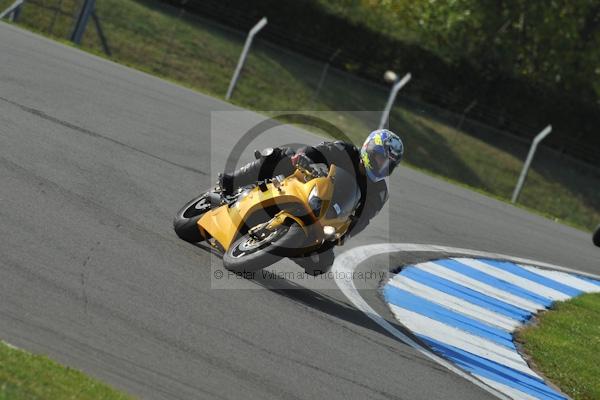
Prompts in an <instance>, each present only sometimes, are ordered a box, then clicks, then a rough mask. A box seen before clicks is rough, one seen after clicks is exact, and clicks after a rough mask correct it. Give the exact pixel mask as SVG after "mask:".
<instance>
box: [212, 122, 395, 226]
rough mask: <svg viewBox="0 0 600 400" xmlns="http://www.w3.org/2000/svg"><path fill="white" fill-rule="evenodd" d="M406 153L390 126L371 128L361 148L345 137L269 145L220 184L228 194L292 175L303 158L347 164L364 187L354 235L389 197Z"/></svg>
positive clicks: (222, 176)
mask: <svg viewBox="0 0 600 400" xmlns="http://www.w3.org/2000/svg"><path fill="white" fill-rule="evenodd" d="M403 153H404V145H403V144H402V140H401V139H400V137H398V135H396V134H395V133H393V132H391V131H389V130H387V129H380V130H376V131H373V132H371V133H370V134H369V136H368V137H367V139H366V140H365V142H364V144H363V145H362V147H361V148H360V149H358V148H356V146H354V145H353V144H351V143H345V142H341V141H336V142H323V143H321V144H319V145H317V146H314V147H313V146H305V147H301V148H299V149H296V150H294V149H292V148H290V147H279V148H275V149H266V150H263V152H262V153H261V156H260V158H259V159H257V160H256V161H253V162H251V163H249V164H246V165H245V166H243V167H241V168H239V169H238V170H236V171H235V172H233V173H230V174H227V173H224V174H222V175H221V176H220V186H221V188H222V189H223V191H224V192H225V194H231V193H233V191H234V190H235V189H236V188H237V187H241V186H245V185H250V184H253V183H255V182H256V181H259V180H264V179H267V178H272V177H274V176H277V175H280V174H281V175H284V176H288V175H290V174H292V173H293V171H294V169H295V168H296V165H297V164H298V163H299V162H309V163H324V164H326V165H327V166H329V165H330V164H335V165H336V167H337V168H344V169H345V170H346V171H348V172H350V173H352V174H353V175H354V176H355V177H356V181H357V183H358V187H359V188H360V191H361V201H360V204H359V206H358V208H357V209H356V211H355V218H354V220H353V222H352V225H351V226H350V229H349V230H348V233H349V234H351V235H352V236H354V235H356V234H357V233H359V232H360V231H362V230H363V229H364V228H366V226H367V225H368V224H369V221H370V220H371V219H372V218H373V217H375V215H377V213H378V212H379V211H380V210H381V208H382V207H383V206H384V204H385V202H386V201H387V198H388V190H387V185H386V183H385V180H384V178H385V177H387V176H389V175H390V174H391V173H392V171H393V170H394V169H395V168H396V167H397V166H398V164H400V161H401V160H402V155H403ZM349 234H346V237H348V236H350V235H349Z"/></svg>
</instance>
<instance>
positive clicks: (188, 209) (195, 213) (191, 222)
mask: <svg viewBox="0 0 600 400" xmlns="http://www.w3.org/2000/svg"><path fill="white" fill-rule="evenodd" d="M207 195H208V193H204V194H202V195H200V196H198V197H196V198H195V199H193V200H191V201H190V202H188V203H187V204H186V205H185V206H183V208H182V209H181V210H179V212H178V213H177V215H175V219H174V220H173V229H174V230H175V233H176V234H177V236H179V238H180V239H183V240H185V241H186V242H190V243H197V242H201V241H202V240H204V238H203V237H202V235H201V234H200V230H199V229H198V220H199V219H200V217H202V215H204V213H206V212H207V211H209V210H210V209H211V206H210V202H209V200H208V199H207Z"/></svg>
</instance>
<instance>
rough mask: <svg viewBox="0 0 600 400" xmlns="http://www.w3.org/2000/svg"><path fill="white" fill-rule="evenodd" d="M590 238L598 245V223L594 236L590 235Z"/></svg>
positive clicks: (599, 234)
mask: <svg viewBox="0 0 600 400" xmlns="http://www.w3.org/2000/svg"><path fill="white" fill-rule="evenodd" d="M592 240H593V241H594V244H595V245H596V246H598V247H600V225H598V227H597V228H596V231H595V232H594V236H592Z"/></svg>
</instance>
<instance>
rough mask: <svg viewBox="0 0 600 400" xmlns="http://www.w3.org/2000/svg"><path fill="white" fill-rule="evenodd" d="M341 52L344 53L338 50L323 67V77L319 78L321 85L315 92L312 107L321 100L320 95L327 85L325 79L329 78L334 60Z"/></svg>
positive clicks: (318, 85) (319, 84)
mask: <svg viewBox="0 0 600 400" xmlns="http://www.w3.org/2000/svg"><path fill="white" fill-rule="evenodd" d="M341 51H342V49H337V50H336V51H335V52H334V53H333V54H332V55H331V57H329V59H328V60H327V62H326V63H325V66H324V67H323V71H321V77H320V78H319V83H318V84H317V89H316V90H315V94H314V95H313V98H312V100H311V105H312V104H314V103H315V102H316V101H317V99H318V98H319V94H320V93H321V89H322V88H323V83H325V77H326V76H327V72H329V66H330V65H331V63H332V62H333V60H334V59H335V58H336V57H337V56H338V54H340V52H341ZM311 108H312V106H311Z"/></svg>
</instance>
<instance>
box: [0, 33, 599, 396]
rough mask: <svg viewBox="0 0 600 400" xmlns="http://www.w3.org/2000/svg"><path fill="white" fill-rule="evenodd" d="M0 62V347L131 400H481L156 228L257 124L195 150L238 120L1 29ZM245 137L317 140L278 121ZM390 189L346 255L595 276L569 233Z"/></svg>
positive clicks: (358, 321) (200, 98) (324, 296)
mask: <svg viewBox="0 0 600 400" xmlns="http://www.w3.org/2000/svg"><path fill="white" fill-rule="evenodd" d="M0 60H1V62H0V339H3V340H6V341H7V342H9V343H11V344H14V345H16V346H19V347H23V348H25V349H28V350H30V351H33V352H39V353H44V354H48V355H49V356H51V357H52V358H54V359H56V360H58V361H60V362H62V363H64V364H67V365H70V366H72V367H75V368H78V369H82V370H84V371H86V372H87V373H89V374H91V375H93V376H95V377H98V378H100V379H102V380H104V381H106V382H108V383H110V384H112V385H114V386H115V387H118V388H120V389H123V390H125V391H127V392H129V393H131V394H133V395H135V396H138V397H141V398H148V399H199V398H219V399H235V398H247V399H251V398H256V399H271V398H273V399H281V398H285V399H313V398H331V399H337V398H339V399H342V398H343V399H347V398H356V399H365V398H396V399H485V398H490V399H491V398H494V397H492V396H491V395H490V394H488V393H487V392H485V391H483V390H482V389H480V388H478V387H477V386H475V385H473V384H472V383H470V382H468V381H466V380H465V379H463V378H461V377H459V376H457V375H455V374H453V373H452V372H450V371H448V370H446V369H445V368H443V367H442V366H439V365H438V364H436V363H434V362H433V361H431V360H430V359H428V358H427V357H424V356H423V355H422V354H420V353H418V352H416V351H415V350H413V349H412V348H411V347H409V346H407V345H405V344H403V343H401V342H399V341H397V340H395V339H394V338H392V337H391V336H390V335H388V334H386V333H385V331H383V330H382V329H381V328H380V327H379V326H378V325H376V324H375V323H374V322H372V321H371V320H370V319H369V318H367V317H366V316H365V315H364V314H362V313H361V312H360V311H358V310H356V309H355V308H354V307H353V306H352V304H351V303H350V302H349V301H348V300H347V299H346V298H345V297H344V295H343V294H342V293H341V292H339V291H338V290H336V289H333V288H335V285H334V284H333V283H331V285H329V286H330V287H331V289H317V288H315V283H314V282H313V281H312V280H310V279H307V280H306V281H305V282H304V284H303V286H304V288H300V289H298V288H297V287H296V286H294V287H296V288H297V289H298V290H288V291H285V290H279V289H269V285H268V283H264V282H255V281H243V282H239V285H240V287H242V286H243V287H245V288H248V287H249V286H250V287H254V288H259V289H260V290H216V289H211V268H210V262H211V256H210V254H209V253H208V252H207V251H205V250H203V249H201V248H198V247H195V246H193V245H190V244H187V243H184V242H182V241H180V240H178V239H177V237H176V236H175V235H174V233H173V232H172V228H171V221H172V217H173V215H174V213H175V212H176V211H177V209H178V208H179V207H180V206H182V205H183V204H184V203H185V202H186V201H187V200H189V199H190V198H191V197H193V196H194V195H196V194H197V193H199V192H201V191H202V189H204V188H206V187H207V186H208V185H210V184H211V182H212V181H213V180H214V173H215V165H216V167H217V168H218V167H219V166H222V165H224V162H225V161H224V160H225V158H226V157H227V156H228V152H229V150H230V149H231V148H232V147H233V145H234V144H235V143H236V141H237V139H238V136H236V135H238V131H239V129H238V128H239V126H243V125H245V124H247V123H248V121H244V120H243V119H248V120H251V121H254V120H255V121H260V119H261V117H260V116H258V115H256V114H252V113H237V114H235V115H236V117H235V118H223V117H222V114H221V116H219V115H217V118H221V120H220V124H222V125H223V126H224V127H225V128H227V127H229V128H230V131H231V134H230V135H222V136H220V137H219V141H218V142H217V141H211V135H210V128H211V127H210V121H211V112H212V111H228V110H231V111H235V110H239V109H238V108H236V107H233V106H231V105H229V104H227V103H225V102H222V101H220V100H217V99H214V98H211V97H208V96H205V95H201V94H198V93H196V92H193V91H191V90H188V89H185V88H182V87H180V86H177V85H174V84H171V83H168V82H165V81H163V80H160V79H157V78H154V77H152V76H149V75H146V74H143V73H140V72H137V71H134V70H132V69H129V68H126V67H123V66H120V65H117V64H114V63H112V62H109V61H105V60H102V59H100V58H97V57H95V56H92V55H89V54H86V53H83V52H81V51H78V50H76V49H73V48H69V47H66V46H63V45H61V44H58V43H55V42H52V41H49V40H46V39H44V38H41V37H39V36H37V35H34V34H32V33H29V32H26V31H23V30H20V29H18V28H15V27H12V26H9V25H6V24H4V23H0ZM241 79H243V76H242V78H241ZM392 128H393V127H392ZM260 140H261V141H262V143H257V145H265V146H266V145H267V144H272V143H273V140H278V141H281V142H282V143H289V142H310V143H314V142H316V141H317V140H318V138H316V137H315V136H314V135H312V134H309V133H306V132H303V131H301V130H299V129H296V128H291V127H282V128H277V129H274V130H273V132H271V136H269V137H267V136H265V137H262V138H261V139H260ZM211 149H212V150H211ZM408 151H410V149H408ZM250 158H251V154H250V152H248V154H247V155H246V158H245V159H248V160H249V159H250ZM211 161H212V164H213V167H212V168H211ZM390 186H391V196H390V212H389V213H382V215H380V216H379V217H378V218H379V221H378V222H377V223H374V224H372V226H371V227H370V228H369V229H368V230H367V231H365V232H364V233H363V234H362V235H361V236H359V237H357V238H354V239H352V240H351V241H350V243H348V244H347V245H346V246H355V245H359V244H367V243H378V242H381V241H384V240H390V241H392V242H411V243H425V244H440V245H446V246H454V247H461V248H468V249H475V250H480V251H490V252H495V253H503V254H510V255H513V256H517V257H525V258H531V259H535V260H539V261H543V262H549V263H553V264H557V265H562V266H565V267H569V268H575V269H580V270H583V271H588V272H591V273H600V262H599V260H600V252H599V249H598V248H596V247H594V246H593V244H592V243H591V237H590V234H588V233H584V232H580V231H577V230H575V229H572V228H569V227H566V226H563V225H559V224H556V223H554V222H552V221H549V220H546V219H543V218H541V217H538V216H536V215H532V214H529V213H527V212H525V211H523V210H520V209H517V208H514V207H511V206H509V205H507V204H504V203H501V202H498V201H495V200H493V199H489V198H487V197H484V196H481V195H479V194H476V193H473V192H470V191H467V190H464V189H462V188H459V187H456V186H453V185H450V184H448V183H446V182H443V181H440V180H437V179H434V178H431V177H429V176H426V175H423V174H421V173H419V172H415V171H413V170H411V169H408V168H401V169H400V171H399V172H398V173H397V174H396V175H395V176H394V177H393V178H392V182H391V185H390ZM386 225H389V234H388V232H387V229H384V228H382V226H383V227H385V226H386ZM388 236H389V238H388ZM346 246H345V247H346ZM340 250H341V251H344V250H346V249H345V248H344V247H342V248H340ZM217 262H218V261H217ZM273 268H274V269H275V270H277V269H278V268H280V269H283V270H286V269H289V270H292V269H294V268H296V267H295V266H293V265H291V263H290V262H289V261H283V262H281V263H279V264H278V265H276V266H274V267H273ZM232 284H233V285H234V287H235V285H236V284H237V283H236V282H233V283H232ZM294 285H296V284H294ZM265 286H266V287H265ZM290 287H292V285H291V284H290Z"/></svg>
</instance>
